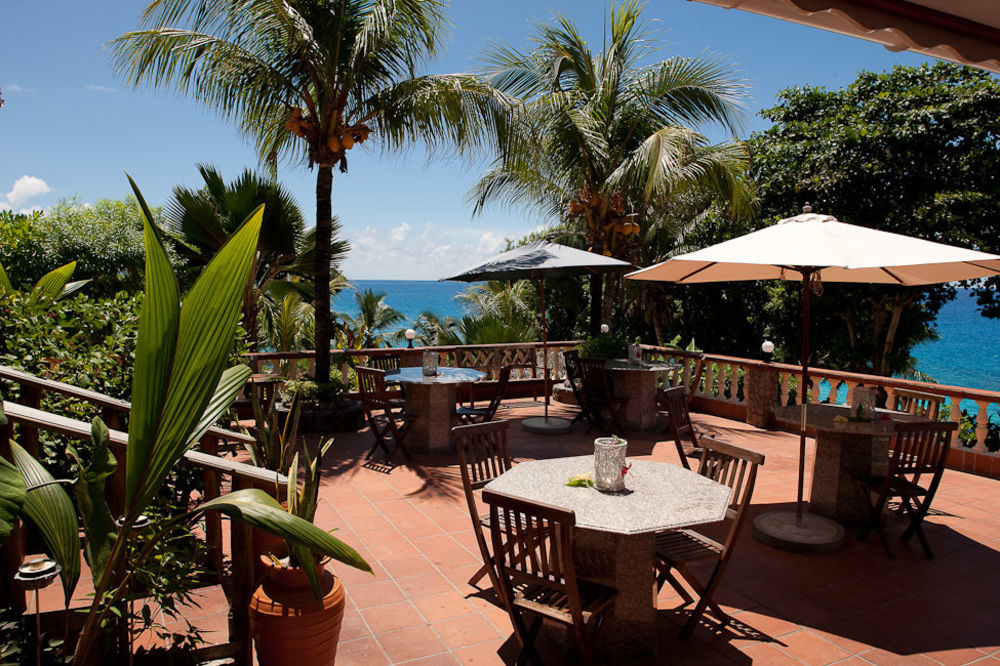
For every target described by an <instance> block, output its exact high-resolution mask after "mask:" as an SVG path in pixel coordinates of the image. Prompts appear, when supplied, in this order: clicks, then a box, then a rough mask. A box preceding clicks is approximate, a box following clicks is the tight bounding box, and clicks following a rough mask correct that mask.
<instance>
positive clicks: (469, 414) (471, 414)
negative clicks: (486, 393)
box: [455, 365, 513, 425]
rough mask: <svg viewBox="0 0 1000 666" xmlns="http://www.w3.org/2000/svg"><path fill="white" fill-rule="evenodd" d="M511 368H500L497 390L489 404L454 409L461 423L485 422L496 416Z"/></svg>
mask: <svg viewBox="0 0 1000 666" xmlns="http://www.w3.org/2000/svg"><path fill="white" fill-rule="evenodd" d="M512 369H513V368H512V367H511V366H509V365H505V366H503V367H502V368H500V377H499V378H498V379H497V392H496V394H494V396H493V399H492V400H490V404H488V405H487V406H486V407H478V408H477V407H465V406H462V407H459V408H458V409H456V410H455V415H456V416H457V417H458V420H459V421H461V422H462V423H464V424H466V425H469V424H472V423H487V422H489V421H492V420H493V418H494V417H495V416H496V413H497V410H498V409H499V408H500V403H501V402H502V401H503V399H504V396H506V395H507V385H508V384H510V372H511V370H512Z"/></svg>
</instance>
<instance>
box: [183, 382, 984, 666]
mask: <svg viewBox="0 0 1000 666" xmlns="http://www.w3.org/2000/svg"><path fill="white" fill-rule="evenodd" d="M539 411H540V405H539V404H538V403H534V402H532V401H530V400H526V401H515V402H510V403H508V404H507V405H506V408H505V409H503V410H502V411H501V413H500V417H501V418H508V419H511V420H513V421H515V422H516V421H517V420H519V419H520V418H523V417H525V416H528V415H536V414H538V413H539ZM552 413H553V414H555V415H560V414H562V415H572V411H571V410H569V409H565V408H562V407H560V406H553V409H552ZM693 419H694V421H695V424H696V427H697V428H698V429H699V431H700V432H702V433H704V434H708V433H711V434H714V435H715V436H718V437H720V438H721V439H724V440H728V441H730V442H732V443H734V444H737V445H739V446H743V447H746V448H750V449H753V450H756V451H759V452H761V453H763V454H764V455H765V456H766V458H767V460H766V463H765V465H764V467H763V468H762V470H761V473H760V476H759V479H758V483H757V489H756V492H755V494H754V499H753V505H752V507H751V515H750V516H749V518H748V520H747V523H746V524H745V529H744V532H743V534H742V536H741V538H740V540H739V544H738V547H737V550H736V552H735V554H734V556H733V559H732V562H731V565H730V567H729V569H728V571H727V572H726V576H725V579H724V581H723V584H722V586H721V589H720V591H719V593H718V596H717V598H718V600H719V601H720V603H721V604H722V605H723V607H724V608H725V609H726V610H727V611H728V612H730V613H731V614H732V615H733V617H734V619H735V620H736V621H735V623H734V624H733V625H731V626H728V627H726V628H725V629H721V630H720V629H718V627H717V625H714V624H713V623H712V622H704V623H702V625H701V626H700V627H699V628H698V629H697V630H696V631H695V635H694V637H693V638H692V639H691V640H689V641H679V640H678V639H677V633H678V631H679V629H680V627H681V626H682V625H683V623H684V621H685V620H686V618H687V610H686V609H684V608H679V607H678V604H679V603H680V598H679V597H677V596H675V595H673V593H672V591H669V593H668V590H669V586H668V587H665V588H664V591H663V593H662V595H661V597H660V599H659V608H660V612H659V620H660V628H661V632H660V640H661V642H662V643H661V645H660V654H661V655H663V656H662V658H661V660H660V663H683V664H694V663H699V664H732V663H761V664H771V663H775V664H784V663H787V664H830V663H845V664H869V663H873V664H904V663H906V664H909V663H916V664H933V663H940V664H965V663H972V662H978V661H981V662H983V663H984V664H997V663H1000V510H998V506H1000V482H998V481H993V480H990V479H986V478H982V477H977V476H973V475H970V474H967V473H962V472H954V471H948V472H947V473H946V474H945V477H944V481H943V482H942V485H941V488H940V490H939V492H938V496H937V498H936V501H935V504H934V507H933V509H932V515H930V516H928V518H927V520H926V522H925V531H926V533H927V536H928V539H929V540H930V542H931V545H932V547H933V548H934V551H935V554H936V556H937V557H936V558H935V559H933V560H928V559H925V558H924V556H923V554H922V552H921V551H920V548H919V545H918V544H917V543H916V540H915V539H914V540H913V541H912V542H911V543H909V544H906V545H903V544H899V543H896V544H895V545H896V559H895V560H889V559H888V558H887V557H886V556H885V553H884V552H883V551H882V548H881V547H880V546H879V544H878V540H877V538H876V537H874V536H872V537H870V538H869V540H868V542H867V543H858V542H857V540H856V538H855V536H854V535H853V534H849V535H848V538H847V543H846V545H845V546H844V548H843V549H841V550H840V551H839V552H837V553H834V554H830V555H795V554H790V553H784V552H780V551H776V550H773V549H770V548H768V547H766V546H764V545H762V544H760V543H758V542H757V541H755V540H754V539H753V537H752V536H751V534H750V529H749V528H750V523H751V522H752V520H753V517H754V515H756V514H757V513H759V512H762V511H767V510H772V509H774V508H776V507H783V508H788V507H790V506H792V500H794V495H795V473H796V465H797V455H798V454H797V448H798V447H797V437H796V436H795V435H792V434H789V433H782V432H768V431H762V430H758V429H756V428H753V427H751V426H748V425H746V424H744V423H739V422H735V421H728V420H725V419H721V418H717V417H713V416H707V415H703V414H694V415H693ZM584 430H585V426H583V425H581V424H577V425H576V426H575V428H574V432H573V433H572V434H570V435H566V436H561V437H552V438H543V437H538V436H535V435H530V434H528V433H527V432H525V431H523V430H522V429H521V428H519V427H518V426H517V424H516V423H513V424H512V427H511V428H510V431H509V432H510V445H511V452H512V454H513V455H514V457H515V459H516V460H525V459H534V458H546V457H557V456H568V455H582V454H585V453H589V452H592V450H593V447H592V441H593V438H594V435H587V434H585V433H584ZM628 440H629V455H630V456H631V457H642V458H649V459H653V460H661V461H667V462H673V463H676V462H677V454H676V450H675V448H674V445H673V442H672V441H666V440H663V439H662V436H661V435H659V434H658V433H656V434H654V433H650V434H647V435H636V434H630V436H629V437H628ZM370 442H371V438H370V435H369V434H368V432H367V431H361V432H359V433H357V434H349V435H346V434H340V435H337V439H336V443H335V445H334V447H333V450H332V452H331V454H330V455H329V456H328V459H327V461H326V468H327V469H326V471H325V476H324V480H323V487H322V494H321V497H322V499H321V507H320V510H319V512H318V515H317V523H318V524H319V525H320V526H321V527H323V528H324V529H332V528H335V527H336V528H338V529H339V532H338V537H339V538H341V539H343V540H345V541H347V542H348V543H350V544H352V545H354V546H355V547H357V549H358V550H359V551H360V552H361V553H362V554H363V555H364V556H365V557H366V558H367V559H368V561H369V562H370V563H371V564H372V566H373V568H374V570H375V575H374V576H372V575H369V574H364V573H361V572H358V571H355V570H353V569H350V568H346V567H335V570H336V573H337V574H338V575H339V576H340V577H341V579H342V581H343V583H344V585H345V587H346V589H347V592H348V597H349V600H348V609H347V614H346V618H345V623H344V628H343V632H342V636H341V647H340V654H339V657H338V661H337V663H338V664H342V665H345V666H346V665H349V664H390V663H410V664H418V663H429V664H500V663H513V661H514V659H515V658H516V655H517V644H516V641H515V639H514V638H513V634H512V631H511V625H510V622H509V620H508V618H507V615H506V614H505V613H504V612H503V611H502V610H501V609H500V608H498V606H497V605H496V604H495V603H494V602H493V597H492V593H491V592H490V591H488V590H480V589H478V588H475V587H471V586H469V585H468V584H467V583H466V581H467V580H468V578H469V577H470V576H471V574H472V573H473V572H474V571H475V570H476V569H477V568H478V566H479V552H478V549H477V547H476V544H475V540H474V538H473V535H472V530H471V523H470V520H469V516H468V513H467V509H466V506H465V502H464V498H463V496H462V489H461V481H460V479H459V476H458V472H457V469H456V467H455V466H454V464H453V463H454V460H453V459H446V458H442V459H434V458H430V457H426V456H420V457H418V459H417V460H416V461H415V462H414V463H413V464H411V465H407V466H403V465H400V466H398V467H394V468H392V469H391V470H390V469H386V468H373V467H366V466H364V465H363V464H362V462H363V456H364V453H366V452H367V450H368V447H369V445H370ZM809 455H810V459H809V461H808V464H809V465H810V466H811V451H810V452H809ZM806 478H807V483H808V478H809V475H808V474H807V476H806ZM807 496H808V487H807ZM902 529H903V522H902V519H901V518H898V517H893V518H892V519H891V523H890V534H894V535H898V534H899V533H900V532H901V531H902ZM205 594H206V595H207V596H206V600H205V603H204V604H203V607H207V608H208V609H209V611H211V612H210V613H209V614H207V615H205V616H204V617H203V618H201V619H195V620H193V621H195V622H196V623H198V624H201V623H202V622H204V623H205V624H206V628H210V629H215V630H218V629H221V628H224V626H225V625H224V623H222V624H220V623H219V619H220V615H219V613H218V612H217V604H215V603H214V602H213V601H212V598H214V597H213V595H215V596H218V594H219V593H218V590H217V588H216V590H209V591H206V593H205ZM202 612H203V613H204V612H205V611H202ZM224 617H225V614H224V613H222V614H221V618H222V619H224ZM216 635H219V636H220V637H224V633H223V632H220V634H216ZM211 637H212V636H211V635H210V636H209V638H211ZM545 656H546V662H547V663H561V660H560V658H559V656H558V655H556V654H546V655H545Z"/></svg>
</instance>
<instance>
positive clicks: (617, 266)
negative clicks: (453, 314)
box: [441, 241, 634, 282]
mask: <svg viewBox="0 0 1000 666" xmlns="http://www.w3.org/2000/svg"><path fill="white" fill-rule="evenodd" d="M630 268H634V266H633V265H632V264H630V263H628V262H627V261H622V260H621V259H613V258H611V257H605V256H604V255H601V254H595V253H593V252H587V251H585V250H577V249H576V248H573V247H567V246H565V245H559V244H558V243H549V242H548V241H535V242H534V243H528V244H527V245H521V246H520V247H515V248H514V249H513V250H507V251H506V252H503V253H501V254H498V255H497V256H495V257H493V258H492V259H487V260H486V261H484V262H481V263H479V264H476V265H475V266H472V267H470V268H467V269H465V270H464V271H462V272H460V273H458V274H457V275H453V276H451V277H446V278H441V280H442V281H444V280H457V281H459V282H477V281H479V280H529V279H538V278H541V277H556V276H562V275H583V274H591V273H612V272H616V271H627V270H628V269H630Z"/></svg>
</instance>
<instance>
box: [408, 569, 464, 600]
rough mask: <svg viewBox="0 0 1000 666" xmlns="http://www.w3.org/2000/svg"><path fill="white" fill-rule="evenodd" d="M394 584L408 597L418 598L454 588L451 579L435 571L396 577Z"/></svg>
mask: <svg viewBox="0 0 1000 666" xmlns="http://www.w3.org/2000/svg"><path fill="white" fill-rule="evenodd" d="M396 584H397V585H399V587H400V589H402V590H403V593H404V594H406V596H407V597H409V598H410V599H419V598H421V597H427V596H431V595H433V594H441V593H443V592H450V591H452V590H454V589H455V587H454V586H453V585H452V583H451V581H449V580H448V579H447V578H445V577H444V576H442V575H441V574H439V573H437V572H434V573H427V574H421V575H419V576H408V577H406V578H397V579H396Z"/></svg>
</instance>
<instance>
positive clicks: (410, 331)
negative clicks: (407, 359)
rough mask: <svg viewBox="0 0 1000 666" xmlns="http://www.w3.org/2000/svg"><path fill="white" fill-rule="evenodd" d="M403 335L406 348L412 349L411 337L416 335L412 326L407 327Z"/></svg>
mask: <svg viewBox="0 0 1000 666" xmlns="http://www.w3.org/2000/svg"><path fill="white" fill-rule="evenodd" d="M403 335H404V336H405V337H406V348H407V349H413V338H415V337H417V332H416V331H414V330H413V329H412V328H408V329H406V333H404V334H403Z"/></svg>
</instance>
